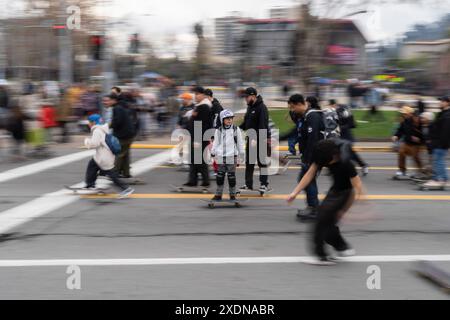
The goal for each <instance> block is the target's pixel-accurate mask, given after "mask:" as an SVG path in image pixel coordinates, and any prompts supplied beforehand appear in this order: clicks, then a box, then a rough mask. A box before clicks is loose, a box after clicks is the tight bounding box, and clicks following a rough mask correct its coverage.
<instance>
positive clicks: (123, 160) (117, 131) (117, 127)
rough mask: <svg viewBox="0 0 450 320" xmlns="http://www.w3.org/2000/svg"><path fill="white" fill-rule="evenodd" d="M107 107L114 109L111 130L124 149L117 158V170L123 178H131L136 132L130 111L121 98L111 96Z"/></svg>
mask: <svg viewBox="0 0 450 320" xmlns="http://www.w3.org/2000/svg"><path fill="white" fill-rule="evenodd" d="M104 103H105V105H106V107H108V108H113V112H112V121H111V125H110V128H111V129H112V130H113V132H114V136H116V137H117V139H119V141H120V146H121V148H122V150H121V152H120V154H118V155H117V156H116V162H115V170H116V171H117V172H118V173H119V174H120V175H121V177H122V178H131V174H130V147H131V144H132V143H133V140H134V136H135V130H134V127H133V122H132V119H131V116H130V113H129V110H127V108H125V107H124V106H123V105H122V104H121V103H119V97H118V96H117V95H115V94H113V93H112V94H110V95H109V96H106V97H105V99H104Z"/></svg>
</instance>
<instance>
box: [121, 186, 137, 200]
mask: <svg viewBox="0 0 450 320" xmlns="http://www.w3.org/2000/svg"><path fill="white" fill-rule="evenodd" d="M133 192H134V189H132V188H128V189H125V190H123V191H122V192H121V193H119V199H124V198H128V197H129V196H130V195H131V194H132V193H133Z"/></svg>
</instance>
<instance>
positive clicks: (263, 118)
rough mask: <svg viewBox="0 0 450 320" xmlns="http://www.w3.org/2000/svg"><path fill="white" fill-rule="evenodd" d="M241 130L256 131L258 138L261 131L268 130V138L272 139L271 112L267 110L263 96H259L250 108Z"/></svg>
mask: <svg viewBox="0 0 450 320" xmlns="http://www.w3.org/2000/svg"><path fill="white" fill-rule="evenodd" d="M240 128H241V129H242V130H244V131H247V130H250V129H254V130H256V132H257V133H258V138H259V130H261V129H266V130H267V138H270V130H269V111H268V110H267V106H266V105H265V104H264V101H263V99H262V97H261V96H258V98H257V99H256V101H255V103H254V104H253V105H251V106H248V108H247V113H246V114H245V117H244V122H243V123H242V124H241V126H240Z"/></svg>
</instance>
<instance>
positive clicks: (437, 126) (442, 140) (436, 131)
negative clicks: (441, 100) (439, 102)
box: [430, 109, 450, 149]
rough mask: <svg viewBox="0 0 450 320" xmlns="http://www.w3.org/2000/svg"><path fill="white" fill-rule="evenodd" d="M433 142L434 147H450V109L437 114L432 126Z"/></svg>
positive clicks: (431, 135) (431, 136)
mask: <svg viewBox="0 0 450 320" xmlns="http://www.w3.org/2000/svg"><path fill="white" fill-rule="evenodd" d="M430 138H431V144H432V147H433V148H434V149H449V147H450V109H447V110H444V111H442V112H441V113H439V115H438V116H437V118H436V120H435V121H434V122H433V124H432V125H431V128H430Z"/></svg>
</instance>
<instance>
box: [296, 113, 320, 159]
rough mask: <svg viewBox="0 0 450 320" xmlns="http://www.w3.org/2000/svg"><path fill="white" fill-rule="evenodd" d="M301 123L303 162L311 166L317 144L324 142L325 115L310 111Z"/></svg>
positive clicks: (300, 139) (300, 136) (300, 135)
mask: <svg viewBox="0 0 450 320" xmlns="http://www.w3.org/2000/svg"><path fill="white" fill-rule="evenodd" d="M300 121H302V123H299V124H298V125H297V127H298V128H299V142H300V153H301V154H302V162H303V163H305V164H311V163H312V161H313V153H314V149H315V147H316V145H317V143H318V142H319V141H321V140H323V138H324V136H323V132H324V130H325V124H324V122H323V114H322V112H321V111H317V110H311V109H309V110H308V111H307V112H306V114H305V116H304V118H303V119H301V120H300Z"/></svg>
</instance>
